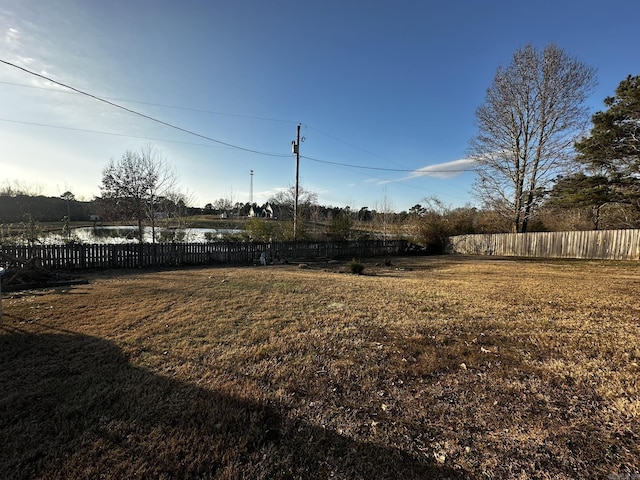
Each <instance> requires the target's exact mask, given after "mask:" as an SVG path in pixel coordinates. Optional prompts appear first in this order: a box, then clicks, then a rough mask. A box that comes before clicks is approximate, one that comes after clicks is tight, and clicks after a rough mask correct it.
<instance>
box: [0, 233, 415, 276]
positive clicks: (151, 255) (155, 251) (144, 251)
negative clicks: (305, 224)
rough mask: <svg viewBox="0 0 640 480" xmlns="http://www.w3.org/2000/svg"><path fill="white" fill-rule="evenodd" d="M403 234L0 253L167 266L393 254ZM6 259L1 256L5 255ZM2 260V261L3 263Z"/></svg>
mask: <svg viewBox="0 0 640 480" xmlns="http://www.w3.org/2000/svg"><path fill="white" fill-rule="evenodd" d="M406 248H407V242H406V241H404V240H384V241H383V240H363V241H345V242H270V243H253V242H214V243H156V244H149V243H142V244H138V243H132V244H114V245H111V244H69V245H36V246H31V247H29V246H26V245H3V246H0V254H5V256H4V257H3V256H0V267H2V266H5V265H3V264H2V263H3V262H2V260H1V259H2V258H7V257H12V258H17V259H20V260H21V261H29V260H31V259H33V258H36V259H37V264H38V265H39V266H41V267H44V268H50V269H54V270H72V269H90V268H138V267H169V266H180V265H216V264H228V265H231V264H235V265H242V264H254V263H257V262H258V261H259V259H260V255H261V254H262V253H263V252H265V253H266V256H267V258H268V259H269V260H280V261H283V262H284V261H287V260H314V259H332V258H361V257H369V256H379V255H393V254H398V253H402V252H404V251H406ZM5 263H6V261H5ZM6 266H8V265H6Z"/></svg>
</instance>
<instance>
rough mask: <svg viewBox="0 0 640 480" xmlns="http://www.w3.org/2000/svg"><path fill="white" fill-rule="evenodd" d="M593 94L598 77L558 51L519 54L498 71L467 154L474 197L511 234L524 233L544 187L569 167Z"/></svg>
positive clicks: (522, 51) (479, 112)
mask: <svg viewBox="0 0 640 480" xmlns="http://www.w3.org/2000/svg"><path fill="white" fill-rule="evenodd" d="M594 86H595V70H594V69H593V68H591V67H588V66H587V65H585V64H584V63H582V62H580V61H578V60H577V59H575V58H572V57H569V56H568V55H567V54H566V53H565V52H564V51H563V50H561V49H560V48H558V47H557V46H555V45H548V46H547V47H545V48H544V49H543V50H542V51H539V50H537V49H535V48H534V47H532V46H526V47H524V48H521V49H519V50H517V51H516V52H515V53H514V55H513V59H512V61H511V64H510V65H509V66H507V67H506V68H502V67H499V68H498V70H497V72H496V75H495V77H494V80H493V83H492V84H491V86H490V87H489V88H488V89H487V93H486V98H485V101H484V103H483V104H482V105H480V107H478V109H477V110H476V119H477V123H478V133H477V135H476V136H475V137H474V138H473V139H472V140H471V143H470V154H471V156H472V157H473V158H474V160H475V162H476V164H475V165H476V168H475V169H476V173H477V175H478V177H477V180H476V183H475V185H474V190H475V193H476V196H477V197H478V198H479V199H480V200H481V201H482V202H483V204H484V206H485V207H486V208H490V209H493V210H496V211H498V212H500V213H501V214H502V215H504V216H505V217H508V218H509V220H510V222H511V224H512V229H513V231H514V232H526V231H527V224H528V222H529V219H530V218H531V216H532V214H533V211H534V209H535V207H536V205H537V204H538V203H539V202H540V200H541V198H542V196H543V194H544V189H545V187H547V186H548V185H549V183H550V182H551V181H552V180H553V178H555V177H556V176H557V175H558V174H560V173H563V172H566V171H567V168H568V167H569V166H570V165H571V159H572V156H573V144H574V141H575V139H576V138H577V137H578V136H579V135H580V134H582V133H583V132H584V131H585V128H586V125H587V123H588V119H589V116H588V111H587V109H586V108H585V106H584V102H585V100H586V98H587V97H588V95H589V94H590V93H591V91H592V90H593V87H594Z"/></svg>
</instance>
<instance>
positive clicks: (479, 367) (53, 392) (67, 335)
mask: <svg viewBox="0 0 640 480" xmlns="http://www.w3.org/2000/svg"><path fill="white" fill-rule="evenodd" d="M374 263H375V260H372V261H368V262H365V265H366V268H365V271H364V275H359V276H357V275H351V274H348V273H344V267H341V266H340V265H334V264H332V265H322V264H318V265H313V264H309V265H307V268H299V267H297V266H292V265H281V266H268V267H251V268H199V269H185V270H175V271H162V272H145V271H135V272H131V271H128V272H124V271H123V272H109V273H101V274H95V275H94V276H93V277H91V278H90V280H91V282H90V283H89V284H88V285H78V286H75V287H67V288H63V289H62V288H61V289H55V290H44V291H28V292H22V293H20V294H11V295H6V294H5V297H4V300H3V308H4V319H3V320H4V321H3V324H2V326H1V327H0V446H1V453H0V478H3V479H4V478H6V479H11V478H17V479H22V478H25V479H26V478H42V479H70V478H74V479H80V478H91V479H94V478H95V479H103V478H104V479H120V478H140V479H147V478H158V479H172V478H193V479H196V478H203V479H206V478H217V479H240V478H244V479H280V478H282V479H289V478H290V479H297V478H302V479H306V478H343V479H358V478H361V479H383V478H388V479H421V478H452V479H463V478H474V479H475V478H477V479H480V478H496V479H498V478H520V479H526V478H553V479H575V478H619V479H622V478H634V477H631V476H629V475H628V474H639V473H640V388H639V378H640V367H639V364H640V303H639V302H638V293H639V292H640V267H639V266H638V264H637V263H613V262H595V261H590V262H585V261H531V260H529V261H518V260H514V259H495V258H494V259H490V258H464V257H419V258H394V259H392V265H384V263H383V264H381V265H375V264H374Z"/></svg>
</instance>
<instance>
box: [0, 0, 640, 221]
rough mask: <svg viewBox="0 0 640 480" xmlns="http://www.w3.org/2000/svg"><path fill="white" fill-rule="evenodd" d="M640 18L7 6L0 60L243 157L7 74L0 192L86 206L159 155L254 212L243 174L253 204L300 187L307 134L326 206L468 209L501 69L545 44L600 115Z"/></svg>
mask: <svg viewBox="0 0 640 480" xmlns="http://www.w3.org/2000/svg"><path fill="white" fill-rule="evenodd" d="M638 18H640V3H638V2H637V1H636V0H633V1H632V0H628V1H620V0H611V1H609V2H602V1H601V0H598V1H593V0H586V1H573V0H566V1H563V0H555V1H547V0H540V1H537V2H534V3H531V2H514V1H490V0H483V1H481V0H475V1H473V0H464V1H451V2H429V1H418V0H413V1H408V0H399V1H393V2H392V1H381V0H369V1H366V2H365V1H355V0H352V1H349V0H346V1H345V0H342V1H337V0H336V1H334V0H328V1H324V2H305V1H288V0H273V1H269V2H266V1H258V0H253V1H246V0H229V1H220V0H210V1H195V0H185V1H164V0H127V1H121V0H111V1H101V0H75V1H74V0H56V1H46V0H0V42H1V43H0V59H1V60H4V61H7V62H10V63H13V64H16V65H19V66H22V67H24V68H27V69H29V70H31V71H34V72H37V73H40V74H42V75H45V76H48V77H50V78H52V79H55V80H57V81H60V82H62V83H65V84H67V85H71V86H73V87H75V88H78V89H80V90H83V91H86V92H89V93H91V94H93V95H96V96H99V97H101V98H105V99H108V100H109V101H111V102H114V103H117V104H120V105H122V106H124V107H126V108H129V109H132V110H135V111H138V112H140V113H142V114H144V115H147V116H151V117H154V118H157V119H159V120H162V121H164V122H167V123H170V124H173V125H176V126H179V127H181V128H183V129H186V130H190V131H193V132H195V133H198V134H200V135H202V136H204V137H208V138H210V139H214V140H217V141H219V142H223V143H224V144H230V145H234V146H238V147H241V148H242V149H238V148H231V147H229V146H226V145H224V144H222V143H218V142H215V141H211V140H207V139H205V138H202V137H198V136H193V135H189V134H187V133H185V132H183V131H179V130H175V129H172V128H169V127H167V126H166V125H162V124H159V123H155V122H153V121H151V120H149V119H146V118H143V117H140V116H136V115H133V114H131V113H127V112H125V111H123V110H120V109H118V108H115V107H112V106H109V105H107V104H104V103H101V102H99V101H97V100H94V99H92V98H89V97H86V96H83V95H79V94H77V93H70V92H69V91H68V90H67V89H65V88H62V87H60V86H58V85H55V84H51V83H50V82H47V81H45V80H43V79H42V78H38V77H35V76H33V75H29V74H28V73H26V72H24V71H21V70H19V69H17V68H15V67H11V66H8V65H6V64H0V105H1V106H2V107H1V109H0V149H1V150H0V151H1V152H2V153H1V154H0V172H1V173H0V182H2V183H5V182H10V183H15V182H19V183H21V184H26V185H38V186H39V187H40V189H41V191H42V193H43V194H46V195H59V194H61V193H63V192H64V191H66V190H71V191H72V192H74V193H75V194H76V196H78V197H82V198H86V199H89V198H92V197H93V196H94V195H99V193H100V189H99V187H100V182H101V172H102V169H103V168H104V167H105V166H106V164H107V163H108V162H109V160H110V159H118V158H120V157H121V156H122V154H123V153H124V152H125V151H127V150H139V149H141V148H142V147H143V146H145V145H148V144H151V145H153V146H154V147H155V148H156V150H157V151H159V152H160V153H161V155H162V156H163V157H165V158H166V159H167V161H168V162H169V163H171V164H172V165H173V166H174V167H175V168H176V170H177V171H178V172H179V176H180V182H181V186H182V188H183V190H185V191H186V192H187V193H188V194H190V196H191V197H192V199H193V203H194V204H195V205H196V206H204V205H205V204H206V203H208V202H212V201H214V200H216V199H218V198H221V197H225V198H231V199H233V200H234V201H241V202H245V201H248V200H249V195H250V184H251V181H250V180H251V177H250V171H251V170H253V171H254V176H253V198H254V200H255V201H257V202H258V203H263V202H264V201H266V200H267V199H268V198H269V197H270V196H272V195H273V194H275V193H277V192H278V191H279V190H281V189H286V188H288V187H290V186H292V185H293V184H294V182H295V157H294V156H292V155H291V141H292V140H293V139H294V138H295V135H296V127H297V125H298V123H300V124H301V125H302V127H301V132H302V135H303V136H304V138H305V141H304V143H302V145H301V150H300V152H301V154H302V158H301V162H300V179H301V184H302V186H303V188H305V189H308V190H311V191H314V192H316V193H317V195H318V198H319V202H320V203H321V204H323V205H333V206H346V205H349V206H351V207H352V208H355V209H359V208H361V207H364V206H366V207H369V208H376V207H377V206H380V205H390V206H392V207H393V208H394V209H395V210H397V211H400V210H406V209H409V208H410V207H411V206H413V205H415V204H417V203H422V204H424V203H425V202H424V199H425V198H428V197H431V196H435V197H437V198H439V199H440V200H441V201H443V202H444V203H445V204H447V205H451V206H461V205H464V204H467V203H469V204H472V205H473V204H475V203H476V202H475V199H474V198H473V196H472V194H471V184H472V182H473V178H474V175H473V173H472V172H470V171H465V170H468V169H469V168H470V163H469V162H468V161H467V160H466V153H467V148H468V142H469V140H470V138H471V137H472V136H473V135H474V134H475V132H476V130H475V120H474V112H475V109H476V108H477V107H478V106H479V105H480V103H482V101H483V99H484V95H485V92H486V89H487V87H489V85H490V84H491V82H492V80H493V76H494V74H495V71H496V69H497V68H498V66H500V65H503V66H504V65H507V64H508V63H509V62H510V60H511V57H512V55H513V53H514V52H515V51H516V50H517V49H518V48H520V47H523V46H524V45H526V44H531V45H534V46H536V47H537V48H540V49H541V48H543V47H544V46H545V45H547V44H549V43H555V44H556V45H558V46H559V47H561V48H562V49H564V50H565V51H566V53H568V54H569V55H571V56H575V57H577V58H578V59H580V60H581V61H583V62H584V63H586V64H588V65H590V66H593V67H595V68H597V71H598V82H599V83H598V87H597V88H596V89H595V91H594V92H593V95H592V97H591V98H590V100H589V107H590V108H591V109H592V110H593V111H596V110H601V109H602V108H603V104H602V101H603V99H604V98H605V97H606V96H609V95H612V94H613V92H614V90H615V87H616V86H617V85H618V83H619V82H620V81H621V80H623V79H624V78H625V77H626V76H627V75H629V74H631V75H638V74H640V48H639V46H640V28H638ZM247 150H254V151H258V152H263V153H267V154H269V155H264V154H256V153H252V152H248V151H247ZM336 164H338V165H336ZM356 166H357V167H368V168H356Z"/></svg>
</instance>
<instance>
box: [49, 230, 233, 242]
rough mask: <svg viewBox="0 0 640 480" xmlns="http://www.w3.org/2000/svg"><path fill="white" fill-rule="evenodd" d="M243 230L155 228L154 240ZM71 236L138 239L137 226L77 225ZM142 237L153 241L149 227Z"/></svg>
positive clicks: (210, 238) (209, 237) (54, 238)
mask: <svg viewBox="0 0 640 480" xmlns="http://www.w3.org/2000/svg"><path fill="white" fill-rule="evenodd" d="M243 232H244V230H239V229H231V228H181V229H165V228H156V242H185V243H206V242H214V241H216V240H222V239H224V238H226V237H229V236H231V235H238V234H241V233H243ZM71 238H72V239H73V240H75V241H76V242H80V243H131V242H137V241H138V227H134V226H103V227H78V228H74V229H72V230H71ZM143 239H144V241H145V242H152V241H153V235H152V230H151V227H143ZM65 240H66V237H64V236H62V235H60V234H52V235H49V236H48V237H47V238H46V239H45V241H44V243H48V244H56V243H64V242H65Z"/></svg>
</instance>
